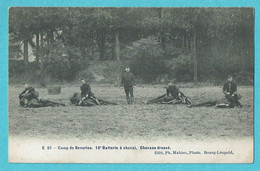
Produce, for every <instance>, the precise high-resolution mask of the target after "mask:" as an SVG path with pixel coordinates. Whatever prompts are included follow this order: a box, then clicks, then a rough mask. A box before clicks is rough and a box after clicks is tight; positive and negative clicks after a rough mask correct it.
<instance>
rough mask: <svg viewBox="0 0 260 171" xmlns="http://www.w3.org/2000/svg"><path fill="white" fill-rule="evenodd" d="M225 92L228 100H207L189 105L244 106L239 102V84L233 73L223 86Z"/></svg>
mask: <svg viewBox="0 0 260 171" xmlns="http://www.w3.org/2000/svg"><path fill="white" fill-rule="evenodd" d="M223 93H224V95H225V98H226V102H220V101H219V100H215V101H207V102H203V103H199V104H192V105H190V106H189V107H200V106H206V107H210V106H215V107H218V108H233V107H235V106H239V107H242V105H241V103H240V102H239V96H238V94H237V85H236V83H234V82H233V77H232V76H231V75H229V76H228V80H227V82H226V83H225V84H224V86H223Z"/></svg>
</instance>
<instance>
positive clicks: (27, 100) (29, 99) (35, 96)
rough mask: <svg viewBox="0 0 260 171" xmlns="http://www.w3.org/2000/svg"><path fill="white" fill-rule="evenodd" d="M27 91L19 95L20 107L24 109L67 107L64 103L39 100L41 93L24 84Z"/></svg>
mask: <svg viewBox="0 0 260 171" xmlns="http://www.w3.org/2000/svg"><path fill="white" fill-rule="evenodd" d="M24 87H25V89H24V90H23V91H22V93H21V94H20V95H19V101H20V105H21V106H23V107H33V108H35V107H47V106H60V105H62V106H65V104H63V103H57V102H53V101H49V100H43V99H39V93H38V91H36V90H35V89H34V88H33V87H30V86H28V84H26V83H25V84H24Z"/></svg>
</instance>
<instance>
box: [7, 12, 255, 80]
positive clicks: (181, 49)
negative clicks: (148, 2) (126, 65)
mask: <svg viewBox="0 0 260 171" xmlns="http://www.w3.org/2000/svg"><path fill="white" fill-rule="evenodd" d="M9 34H12V35H15V36H13V37H16V41H22V42H23V43H24V45H25V46H24V53H23V56H24V64H23V65H25V66H27V67H25V70H27V71H28V70H29V71H30V70H32V68H30V66H31V65H29V66H28V43H30V42H31V43H33V42H35V55H36V57H37V58H36V65H37V66H38V67H34V69H35V70H36V71H37V72H38V73H39V78H41V79H44V78H45V77H51V78H53V79H58V78H59V79H60V80H61V81H62V80H68V81H69V80H73V79H75V78H76V75H77V73H78V72H79V71H80V70H81V69H83V68H85V67H87V65H88V64H89V62H90V61H93V60H94V61H105V60H115V61H117V62H118V65H121V64H122V61H131V62H130V65H131V66H132V68H133V71H134V72H135V74H136V76H137V78H139V79H140V80H143V81H144V82H152V81H154V80H156V79H157V80H158V78H159V77H164V76H167V77H169V78H174V79H177V80H178V81H195V82H197V81H208V80H210V81H213V80H223V78H225V77H226V75H227V74H233V75H237V76H238V78H239V79H240V81H241V82H243V83H245V82H250V80H251V81H252V79H253V72H254V11H253V9H252V8H10V10H9ZM32 40H35V41H32ZM10 41H14V40H10ZM10 44H11V43H10ZM12 49H14V48H12V47H11V46H9V51H10V50H12ZM11 54H14V53H9V55H11ZM10 64H11V63H10ZM19 65H21V64H19ZM58 68H59V69H58ZM10 69H11V66H10ZM118 69H119V70H122V68H120V67H119V68H118ZM20 70H21V67H19V71H17V73H18V72H19V73H22V72H21V71H20ZM43 71H44V72H43ZM24 72H26V71H24ZM33 72H34V73H37V72H35V71H33ZM118 72H119V73H121V71H118ZM12 73H15V71H13V69H12Z"/></svg>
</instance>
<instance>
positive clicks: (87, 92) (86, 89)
mask: <svg viewBox="0 0 260 171" xmlns="http://www.w3.org/2000/svg"><path fill="white" fill-rule="evenodd" d="M81 83H82V85H81V86H80V90H81V100H80V101H79V102H78V105H81V103H82V102H84V101H85V100H86V99H87V98H88V99H92V100H94V102H95V103H96V104H97V105H100V102H99V100H98V99H97V98H96V97H95V95H94V94H93V93H92V92H91V88H90V86H89V84H87V83H86V80H84V79H82V80H81Z"/></svg>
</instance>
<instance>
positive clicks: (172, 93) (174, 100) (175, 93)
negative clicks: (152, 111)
mask: <svg viewBox="0 0 260 171" xmlns="http://www.w3.org/2000/svg"><path fill="white" fill-rule="evenodd" d="M151 103H166V104H180V103H184V104H191V102H190V100H189V99H188V98H187V97H186V96H185V95H184V94H183V93H182V92H181V91H180V90H179V89H178V88H177V87H176V86H175V85H174V84H173V83H172V82H171V81H169V83H168V87H167V89H166V94H164V95H162V96H159V97H157V98H156V99H153V100H149V101H148V102H146V104H151Z"/></svg>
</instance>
